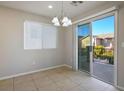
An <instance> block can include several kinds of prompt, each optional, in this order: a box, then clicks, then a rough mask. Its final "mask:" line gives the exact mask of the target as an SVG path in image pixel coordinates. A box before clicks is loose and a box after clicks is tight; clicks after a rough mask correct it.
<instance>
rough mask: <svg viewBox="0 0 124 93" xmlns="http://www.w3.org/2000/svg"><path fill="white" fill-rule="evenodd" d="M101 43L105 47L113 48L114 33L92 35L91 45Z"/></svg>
mask: <svg viewBox="0 0 124 93" xmlns="http://www.w3.org/2000/svg"><path fill="white" fill-rule="evenodd" d="M97 45H103V46H104V47H105V48H106V49H109V50H110V49H113V48H114V33H109V34H100V35H96V36H93V46H97Z"/></svg>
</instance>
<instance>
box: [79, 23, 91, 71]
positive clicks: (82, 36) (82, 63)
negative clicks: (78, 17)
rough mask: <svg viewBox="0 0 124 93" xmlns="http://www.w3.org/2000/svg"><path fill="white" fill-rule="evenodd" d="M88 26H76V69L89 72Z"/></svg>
mask: <svg viewBox="0 0 124 93" xmlns="http://www.w3.org/2000/svg"><path fill="white" fill-rule="evenodd" d="M89 58H90V24H83V25H79V26H78V68H79V70H85V71H87V72H90V59H89Z"/></svg>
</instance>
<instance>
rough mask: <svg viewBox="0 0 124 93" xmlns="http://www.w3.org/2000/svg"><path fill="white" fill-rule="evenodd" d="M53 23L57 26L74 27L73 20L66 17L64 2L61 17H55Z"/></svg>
mask: <svg viewBox="0 0 124 93" xmlns="http://www.w3.org/2000/svg"><path fill="white" fill-rule="evenodd" d="M52 23H53V24H54V25H55V26H63V27H67V26H69V25H72V21H71V19H69V18H68V17H67V16H64V11H63V1H62V8H61V15H60V17H57V16H55V17H54V18H53V19H52Z"/></svg>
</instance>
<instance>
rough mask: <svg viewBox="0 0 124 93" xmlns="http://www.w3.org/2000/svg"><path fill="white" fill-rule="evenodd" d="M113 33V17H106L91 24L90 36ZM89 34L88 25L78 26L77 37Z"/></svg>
mask: <svg viewBox="0 0 124 93" xmlns="http://www.w3.org/2000/svg"><path fill="white" fill-rule="evenodd" d="M113 32H114V16H110V17H106V18H103V19H100V20H96V21H93V22H92V34H93V35H99V34H107V33H113ZM89 33H90V28H89V24H84V25H81V26H79V30H78V35H79V36H82V35H83V36H87V35H88V34H89Z"/></svg>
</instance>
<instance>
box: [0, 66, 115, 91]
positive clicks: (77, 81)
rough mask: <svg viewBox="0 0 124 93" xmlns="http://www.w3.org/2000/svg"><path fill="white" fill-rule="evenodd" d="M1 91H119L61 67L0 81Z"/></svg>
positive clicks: (82, 73) (80, 73)
mask: <svg viewBox="0 0 124 93" xmlns="http://www.w3.org/2000/svg"><path fill="white" fill-rule="evenodd" d="M0 90H1V91H117V89H116V88H114V87H113V86H111V85H109V84H106V83H104V82H102V81H99V80H97V79H95V78H92V77H90V76H89V75H88V74H87V73H85V72H79V71H77V72H76V71H73V70H71V69H70V68H67V67H60V68H56V69H51V70H47V71H42V72H37V73H33V74H29V75H24V76H19V77H15V78H11V79H7V80H1V81H0Z"/></svg>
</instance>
